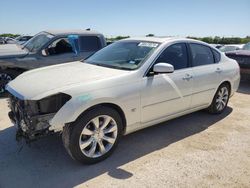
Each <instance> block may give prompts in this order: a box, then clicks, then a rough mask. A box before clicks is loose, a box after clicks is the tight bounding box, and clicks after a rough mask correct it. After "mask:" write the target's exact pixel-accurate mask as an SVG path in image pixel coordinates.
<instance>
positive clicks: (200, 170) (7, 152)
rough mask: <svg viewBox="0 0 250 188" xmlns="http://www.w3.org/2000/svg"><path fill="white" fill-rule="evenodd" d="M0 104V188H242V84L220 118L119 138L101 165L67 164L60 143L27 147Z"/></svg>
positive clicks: (246, 165) (245, 147) (201, 116)
mask: <svg viewBox="0 0 250 188" xmlns="http://www.w3.org/2000/svg"><path fill="white" fill-rule="evenodd" d="M7 112H8V108H7V103H6V100H5V99H1V100H0V188H5V187H8V188H9V187H75V186H79V187H114V186H115V187H128V186H129V187H250V83H242V84H241V87H240V88H239V91H238V92H237V93H236V94H235V95H234V96H233V98H231V101H230V103H229V107H228V108H227V109H226V111H225V113H223V114H221V115H209V114H207V113H206V112H203V111H201V112H196V113H193V114H190V115H187V116H184V117H181V118H178V119H176V120H172V121H169V122H166V123H162V124H161V125H157V126H154V127H151V128H148V129H145V130H142V131H139V132H137V133H134V134H131V135H128V136H126V137H124V138H123V139H122V141H121V143H120V145H119V147H118V148H117V150H116V151H115V153H114V154H113V155H112V156H111V157H110V158H109V159H107V160H106V161H104V162H101V163H99V164H96V165H91V166H85V165H80V164H79V163H77V162H75V161H73V160H71V158H70V157H69V156H68V155H67V153H66V152H65V150H64V148H63V146H62V143H61V138H60V137H59V136H53V137H49V138H45V139H42V140H39V141H37V142H35V143H32V144H31V145H30V146H28V145H26V144H24V143H19V144H18V143H16V142H15V128H14V127H13V126H12V125H11V123H10V122H9V120H8V118H7Z"/></svg>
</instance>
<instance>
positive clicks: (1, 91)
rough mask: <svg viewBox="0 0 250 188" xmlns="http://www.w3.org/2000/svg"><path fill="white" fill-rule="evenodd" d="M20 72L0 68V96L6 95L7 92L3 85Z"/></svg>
mask: <svg viewBox="0 0 250 188" xmlns="http://www.w3.org/2000/svg"><path fill="white" fill-rule="evenodd" d="M19 74H20V73H19V72H17V71H15V70H1V69H0V97H3V96H6V95H7V92H6V90H5V86H6V85H7V84H8V83H9V82H10V81H11V80H13V79H15V78H16V77H17V76H18V75H19Z"/></svg>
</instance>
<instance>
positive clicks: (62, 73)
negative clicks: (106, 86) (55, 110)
mask: <svg viewBox="0 0 250 188" xmlns="http://www.w3.org/2000/svg"><path fill="white" fill-rule="evenodd" d="M125 73H128V71H124V70H118V69H111V68H105V67H101V66H96V65H91V64H87V63H82V62H80V61H78V62H71V63H66V64H61V65H55V66H49V67H44V68H40V69H35V70H31V71H28V72H25V73H23V74H21V75H20V76H18V77H17V78H16V79H14V80H13V81H11V82H10V83H9V84H8V85H7V87H6V89H7V90H8V91H9V92H10V93H12V94H13V95H15V96H16V97H18V98H20V99H24V100H37V99H39V97H41V96H44V95H45V94H46V95H47V94H48V95H49V93H58V92H62V91H64V90H68V89H70V88H71V87H73V86H75V85H78V84H81V85H82V87H84V86H85V85H86V84H90V83H92V82H98V81H101V80H105V79H109V78H111V77H115V76H120V75H122V74H125ZM95 89H98V88H95ZM52 91H53V92H52Z"/></svg>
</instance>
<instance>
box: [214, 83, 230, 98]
mask: <svg viewBox="0 0 250 188" xmlns="http://www.w3.org/2000/svg"><path fill="white" fill-rule="evenodd" d="M222 84H227V85H228V86H229V96H230V95H231V93H232V84H231V82H230V81H229V80H224V81H223V82H221V84H220V85H219V86H218V88H219V87H220V86H221V85H222ZM218 88H217V90H218Z"/></svg>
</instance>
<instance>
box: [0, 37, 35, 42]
mask: <svg viewBox="0 0 250 188" xmlns="http://www.w3.org/2000/svg"><path fill="white" fill-rule="evenodd" d="M32 37H33V36H29V35H21V36H18V37H16V38H12V37H0V44H24V43H26V42H27V41H28V40H30V39H31V38H32Z"/></svg>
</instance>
